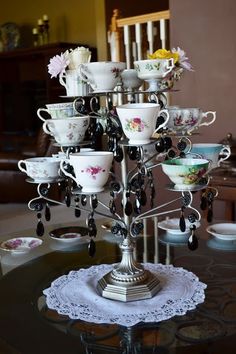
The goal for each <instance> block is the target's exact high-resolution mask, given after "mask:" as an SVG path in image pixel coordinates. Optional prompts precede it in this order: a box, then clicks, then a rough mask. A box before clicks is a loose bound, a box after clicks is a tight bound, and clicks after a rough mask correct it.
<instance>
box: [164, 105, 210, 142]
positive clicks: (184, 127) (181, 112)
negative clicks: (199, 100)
mask: <svg viewBox="0 0 236 354" xmlns="http://www.w3.org/2000/svg"><path fill="white" fill-rule="evenodd" d="M167 109H168V112H169V114H170V118H169V122H168V124H167V127H168V129H169V130H170V131H171V132H173V133H177V134H183V135H184V134H191V132H193V131H194V130H196V129H197V128H199V127H201V126H204V125H206V126H208V125H210V124H212V123H213V122H214V121H215V120H216V112H212V111H208V112H203V111H202V110H201V109H200V108H180V107H174V106H173V107H169V108H167Z"/></svg>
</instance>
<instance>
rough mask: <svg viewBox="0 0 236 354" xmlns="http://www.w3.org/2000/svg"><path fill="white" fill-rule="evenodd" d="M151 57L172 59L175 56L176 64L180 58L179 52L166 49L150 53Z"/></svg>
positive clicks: (149, 56)
mask: <svg viewBox="0 0 236 354" xmlns="http://www.w3.org/2000/svg"><path fill="white" fill-rule="evenodd" d="M148 58H149V59H171V58H173V60H174V64H176V63H177V62H178V60H179V53H178V52H171V51H170V50H166V49H158V50H156V51H155V52H154V53H153V54H149V55H148Z"/></svg>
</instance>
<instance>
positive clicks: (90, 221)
mask: <svg viewBox="0 0 236 354" xmlns="http://www.w3.org/2000/svg"><path fill="white" fill-rule="evenodd" d="M87 223H88V227H93V225H95V220H94V218H93V217H90V218H89V219H88V222H87Z"/></svg>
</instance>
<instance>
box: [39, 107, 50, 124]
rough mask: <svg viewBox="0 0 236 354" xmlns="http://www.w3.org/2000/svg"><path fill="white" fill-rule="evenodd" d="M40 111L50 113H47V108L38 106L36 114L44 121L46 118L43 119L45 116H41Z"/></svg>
mask: <svg viewBox="0 0 236 354" xmlns="http://www.w3.org/2000/svg"><path fill="white" fill-rule="evenodd" d="M41 112H47V113H48V114H50V113H49V110H48V109H46V108H39V109H38V110H37V116H38V117H39V118H40V119H41V120H42V121H43V122H45V121H46V120H47V119H45V118H43V117H42V116H41Z"/></svg>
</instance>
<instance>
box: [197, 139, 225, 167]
mask: <svg viewBox="0 0 236 354" xmlns="http://www.w3.org/2000/svg"><path fill="white" fill-rule="evenodd" d="M191 153H193V154H197V155H200V156H201V157H202V158H204V159H207V160H209V161H211V168H216V167H219V166H220V163H221V162H222V161H224V160H226V159H228V158H229V156H230V154H231V149H230V146H226V145H223V144H211V143H200V144H192V149H191Z"/></svg>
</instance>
